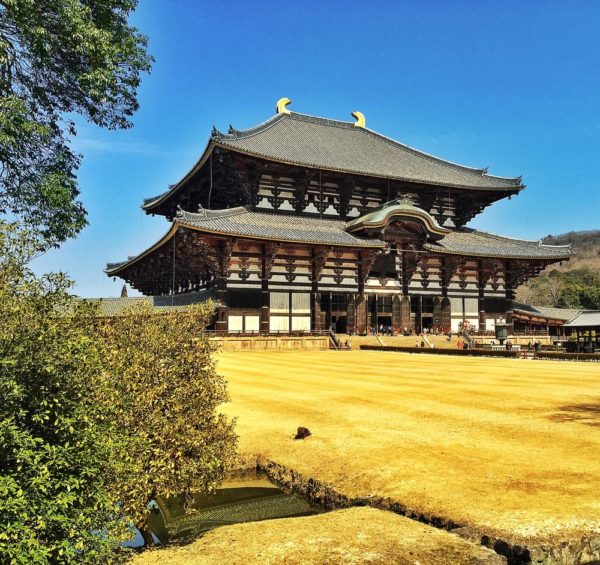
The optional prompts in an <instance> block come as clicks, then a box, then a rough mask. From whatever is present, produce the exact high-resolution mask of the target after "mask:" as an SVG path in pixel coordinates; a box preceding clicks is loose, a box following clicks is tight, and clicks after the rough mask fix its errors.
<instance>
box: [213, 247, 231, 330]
mask: <svg viewBox="0 0 600 565" xmlns="http://www.w3.org/2000/svg"><path fill="white" fill-rule="evenodd" d="M234 245H235V241H234V240H225V241H222V242H221V243H220V247H219V252H218V272H217V280H216V285H215V286H216V291H217V292H216V294H217V296H216V298H217V303H218V304H219V306H218V307H217V321H216V323H215V329H216V330H217V332H219V333H227V329H228V320H227V317H228V316H229V307H228V305H227V279H228V277H229V264H230V261H231V253H232V251H233V246H234Z"/></svg>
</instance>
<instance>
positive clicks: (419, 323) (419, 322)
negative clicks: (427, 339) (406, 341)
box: [415, 294, 423, 333]
mask: <svg viewBox="0 0 600 565" xmlns="http://www.w3.org/2000/svg"><path fill="white" fill-rule="evenodd" d="M415 331H416V332H417V333H421V332H422V331H423V297H422V296H421V295H420V294H419V296H417V311H416V312H415Z"/></svg>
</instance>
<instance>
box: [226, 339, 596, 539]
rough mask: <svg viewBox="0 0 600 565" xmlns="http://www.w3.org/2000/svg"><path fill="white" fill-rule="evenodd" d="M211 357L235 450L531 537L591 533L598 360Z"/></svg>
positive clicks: (347, 489)
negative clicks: (303, 434)
mask: <svg viewBox="0 0 600 565" xmlns="http://www.w3.org/2000/svg"><path fill="white" fill-rule="evenodd" d="M218 367H219V370H220V371H221V372H222V373H223V374H224V375H225V376H226V378H227V380H228V381H229V390H230V394H231V402H230V403H229V404H228V405H227V406H226V407H225V410H226V411H227V413H229V414H231V415H234V416H237V418H238V423H237V430H238V433H239V435H240V452H241V453H242V454H247V455H256V454H261V455H263V456H265V457H267V458H269V459H272V460H274V461H276V462H277V463H280V464H282V465H285V466H287V467H289V468H292V469H294V470H295V471H298V472H300V473H302V474H303V475H305V476H307V477H314V478H316V479H319V480H320V481H324V482H327V483H329V484H331V485H332V486H333V487H334V488H335V489H336V490H338V491H339V492H341V493H343V494H345V495H347V496H350V497H367V496H383V497H390V498H391V499H393V500H394V501H398V502H400V503H402V504H404V505H406V506H408V507H411V508H414V509H417V510H419V511H422V512H425V513H428V514H432V515H435V516H439V517H442V518H445V519H449V520H452V521H454V522H456V523H458V524H461V525H466V526H472V527H476V528H479V529H481V530H482V531H485V532H486V533H490V534H492V535H497V536H499V537H502V538H504V539H511V540H513V541H515V540H516V541H519V540H520V541H522V543H524V544H526V545H530V544H539V543H549V544H557V543H559V542H560V541H561V540H565V539H571V538H574V537H581V536H583V535H586V534H589V533H595V534H596V535H598V533H600V365H598V364H594V363H589V364H588V363H570V362H556V361H532V360H529V361H528V360H520V359H483V358H454V357H445V356H433V355H432V356H428V355H410V354H402V353H392V352H380V351H348V352H334V351H332V352H329V351H323V352H314V353H306V352H291V353H280V352H272V353H270V352H267V353H226V352H221V353H220V354H219V361H218ZM298 426H305V427H308V428H309V429H310V430H311V432H312V434H313V435H312V436H311V437H310V438H308V439H306V440H303V441H294V440H293V439H292V436H293V434H294V432H295V430H296V428H297V427H298Z"/></svg>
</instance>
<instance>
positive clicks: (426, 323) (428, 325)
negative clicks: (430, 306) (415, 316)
mask: <svg viewBox="0 0 600 565" xmlns="http://www.w3.org/2000/svg"><path fill="white" fill-rule="evenodd" d="M421 327H422V329H423V330H431V329H432V328H433V314H421Z"/></svg>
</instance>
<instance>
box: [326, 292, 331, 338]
mask: <svg viewBox="0 0 600 565" xmlns="http://www.w3.org/2000/svg"><path fill="white" fill-rule="evenodd" d="M330 329H331V292H328V293H327V310H326V311H325V330H327V331H329V330H330Z"/></svg>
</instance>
